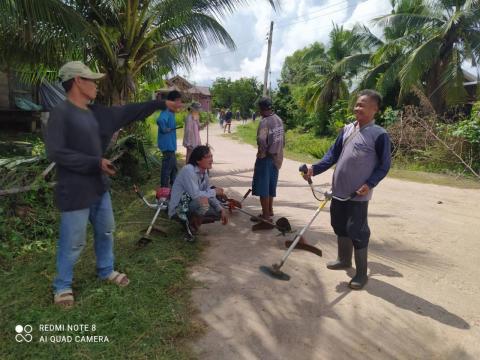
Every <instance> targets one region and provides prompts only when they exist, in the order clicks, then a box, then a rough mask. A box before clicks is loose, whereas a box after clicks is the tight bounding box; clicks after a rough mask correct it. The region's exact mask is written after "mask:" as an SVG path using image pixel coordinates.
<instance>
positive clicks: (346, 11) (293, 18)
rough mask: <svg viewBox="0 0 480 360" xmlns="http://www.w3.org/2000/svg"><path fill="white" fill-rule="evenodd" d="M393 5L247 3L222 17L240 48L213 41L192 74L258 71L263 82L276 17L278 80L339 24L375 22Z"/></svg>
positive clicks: (349, 0)
mask: <svg viewBox="0 0 480 360" xmlns="http://www.w3.org/2000/svg"><path fill="white" fill-rule="evenodd" d="M390 10H391V5H390V2H389V0H367V1H364V2H360V1H359V0H327V1H325V0H283V1H282V7H281V9H280V12H278V13H275V12H274V11H273V10H272V9H271V7H270V6H269V5H268V2H267V1H261V0H258V1H257V2H256V3H255V5H252V6H250V7H245V8H242V9H240V10H239V11H237V12H235V13H234V14H233V15H230V16H228V17H226V18H225V19H224V20H223V21H222V23H223V24H224V26H225V28H226V29H227V31H228V32H229V33H230V35H231V36H232V38H233V39H234V40H235V42H236V43H237V50H236V51H235V52H229V51H228V50H227V49H225V48H222V47H219V46H210V47H209V48H208V49H206V50H205V51H204V52H203V53H202V58H201V59H200V60H199V61H198V62H197V63H196V64H195V65H194V66H193V67H192V70H191V71H190V73H189V74H188V75H187V76H188V78H189V79H190V80H191V81H194V82H196V83H198V84H205V85H210V84H211V83H212V81H213V80H215V78H217V77H227V78H228V77H230V78H232V79H234V80H235V79H238V78H240V77H250V76H255V77H257V78H258V80H259V81H263V73H264V69H265V61H266V54H267V43H266V41H265V36H266V34H267V32H268V29H269V26H270V21H271V20H272V19H273V20H274V22H275V25H274V31H273V45H272V58H271V71H272V85H273V84H276V79H277V78H278V76H279V74H280V70H281V67H282V65H283V62H284V60H285V57H286V56H289V55H291V54H293V52H294V51H295V50H298V49H301V48H303V47H305V46H308V45H309V44H311V43H313V42H315V41H320V42H323V43H325V44H326V43H328V34H329V32H330V30H331V29H332V24H333V23H336V24H345V27H347V28H350V27H352V26H353V24H354V23H356V22H362V23H365V24H366V25H369V21H370V20H371V19H373V18H375V17H378V16H381V15H385V14H388V13H389V12H390ZM179 73H180V74H183V73H185V71H184V72H182V71H180V72H179Z"/></svg>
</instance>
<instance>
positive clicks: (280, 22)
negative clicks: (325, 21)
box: [278, 0, 357, 25]
mask: <svg viewBox="0 0 480 360" xmlns="http://www.w3.org/2000/svg"><path fill="white" fill-rule="evenodd" d="M344 4H348V0H342V1H339V2H338V3H335V4H331V5H328V6H323V7H321V8H320V9H318V10H316V11H311V12H309V13H308V14H303V15H299V16H296V17H293V18H290V19H288V20H287V19H284V20H278V24H279V25H282V24H284V23H285V22H290V21H291V20H295V19H300V18H304V17H306V16H310V15H312V14H316V13H319V12H322V11H325V10H327V9H330V8H332V7H335V6H338V5H344ZM356 5H357V4H356Z"/></svg>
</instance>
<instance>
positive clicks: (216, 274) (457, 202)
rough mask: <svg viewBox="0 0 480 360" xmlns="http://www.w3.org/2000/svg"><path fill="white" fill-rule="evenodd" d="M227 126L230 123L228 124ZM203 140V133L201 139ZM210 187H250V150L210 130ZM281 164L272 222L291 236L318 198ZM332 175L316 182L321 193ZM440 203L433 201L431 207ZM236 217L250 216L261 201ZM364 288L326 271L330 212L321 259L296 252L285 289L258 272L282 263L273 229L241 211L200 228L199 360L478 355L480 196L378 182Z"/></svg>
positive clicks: (293, 169) (233, 191)
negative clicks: (281, 223) (282, 223)
mask: <svg viewBox="0 0 480 360" xmlns="http://www.w3.org/2000/svg"><path fill="white" fill-rule="evenodd" d="M234 126H235V122H234ZM202 137H203V138H205V132H202ZM210 144H211V145H212V147H213V149H214V152H213V154H214V161H215V164H214V168H213V170H212V172H211V174H212V177H213V179H212V183H214V184H216V185H219V186H223V187H225V188H226V189H227V194H228V195H230V197H234V198H240V197H241V196H242V195H243V194H244V193H245V192H246V191H247V190H248V188H250V186H251V177H252V173H253V164H254V160H255V153H256V150H255V148H254V147H252V146H250V145H247V144H241V143H239V142H236V141H233V140H231V139H229V138H228V137H223V136H221V134H220V130H219V128H218V126H211V127H210ZM298 166H299V163H297V162H295V161H291V160H285V162H284V165H283V167H282V169H281V171H280V179H279V186H278V190H277V198H276V202H275V206H274V210H275V213H276V218H278V217H279V216H285V217H287V218H288V219H289V220H290V222H291V224H292V227H294V228H296V229H300V228H301V227H302V226H304V225H305V224H306V223H307V222H308V220H309V219H310V218H311V217H312V216H313V214H314V212H315V209H316V206H317V202H316V200H315V199H314V198H313V197H312V194H311V192H310V189H309V188H308V185H307V184H306V182H304V181H303V179H302V178H301V177H300V176H299V174H298V170H297V169H298ZM331 175H332V173H331V171H329V172H327V173H325V174H322V175H319V176H317V177H315V178H314V184H315V185H316V186H318V187H321V188H323V189H327V188H329V185H330V179H331ZM439 202H441V203H439ZM244 206H245V209H246V210H247V211H251V212H253V213H258V212H259V209H260V206H259V201H258V198H255V197H249V198H248V199H247V200H246V201H245V202H244ZM369 214H370V215H369V222H370V227H371V230H372V237H371V240H370V247H369V277H370V279H369V282H368V284H367V285H366V287H365V289H364V290H362V291H351V290H349V288H348V286H347V284H348V281H349V280H350V278H351V277H352V276H353V274H354V270H353V269H351V270H349V271H331V270H328V269H326V267H325V264H326V262H327V261H329V260H331V259H333V258H335V257H336V251H337V250H336V238H335V236H334V233H333V231H332V229H331V227H330V225H329V221H330V215H329V213H328V206H327V207H326V208H325V209H324V211H322V213H321V214H320V215H319V217H318V218H317V219H316V220H315V222H314V224H313V226H312V228H311V230H310V231H309V232H308V233H307V239H308V240H309V242H310V243H312V244H316V246H318V247H319V248H321V249H322V250H323V258H320V257H317V256H315V255H313V254H311V253H307V252H303V251H295V252H294V253H293V254H292V255H291V256H290V258H289V259H288V261H287V263H286V265H285V266H284V268H283V269H284V271H285V272H287V273H288V274H289V275H290V276H291V280H290V281H288V282H284V281H279V280H273V279H271V278H269V277H267V276H266V275H264V274H263V273H261V272H260V271H259V266H260V265H271V264H272V263H274V262H278V260H279V259H280V258H281V256H282V254H283V252H284V247H283V242H284V241H285V240H286V239H290V238H292V237H293V236H292V235H290V236H288V237H283V236H278V234H279V233H278V232H277V231H276V230H272V231H263V232H261V233H253V232H252V231H251V229H250V227H251V225H252V223H251V222H250V220H249V218H248V217H247V216H245V215H243V214H240V213H234V214H233V215H232V216H231V219H230V220H231V221H230V224H229V225H227V226H226V227H222V225H220V224H213V225H208V226H205V227H204V228H203V229H202V230H203V231H204V232H206V234H204V235H203V236H201V238H200V241H203V242H208V243H209V246H207V249H206V251H205V252H204V253H203V257H202V259H201V261H200V263H199V264H198V265H197V266H195V267H194V268H193V270H192V277H193V278H194V279H196V280H198V281H200V282H201V284H202V285H201V286H199V288H198V289H195V290H194V292H193V299H194V303H195V306H196V307H197V308H198V309H199V317H200V319H201V320H202V321H203V322H204V323H205V324H206V332H205V334H204V336H202V337H201V338H199V339H197V340H196V342H195V343H194V344H193V348H194V349H195V351H196V353H197V354H198V358H199V359H335V360H339V359H480V268H479V263H480V251H479V249H478V243H479V242H480V235H479V230H478V228H479V225H480V191H478V190H464V189H456V188H452V187H445V186H436V185H430V184H420V183H414V182H408V181H400V180H396V179H391V178H387V179H385V180H384V181H383V182H382V183H381V184H380V185H379V186H378V188H377V189H375V193H374V196H373V200H372V201H371V202H370V208H369Z"/></svg>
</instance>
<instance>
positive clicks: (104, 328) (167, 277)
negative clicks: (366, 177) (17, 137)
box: [0, 169, 202, 359]
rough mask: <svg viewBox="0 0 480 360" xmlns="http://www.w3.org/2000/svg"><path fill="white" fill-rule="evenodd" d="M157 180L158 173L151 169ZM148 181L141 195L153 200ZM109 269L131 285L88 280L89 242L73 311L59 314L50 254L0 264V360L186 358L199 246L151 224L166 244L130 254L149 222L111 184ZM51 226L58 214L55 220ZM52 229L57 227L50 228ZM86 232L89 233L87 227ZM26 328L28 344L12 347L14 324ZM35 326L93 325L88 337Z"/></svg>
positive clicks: (193, 328) (126, 193)
mask: <svg viewBox="0 0 480 360" xmlns="http://www.w3.org/2000/svg"><path fill="white" fill-rule="evenodd" d="M152 173H155V174H159V169H154V170H152ZM156 180H158V179H157V176H155V179H152V180H150V181H149V182H148V183H147V184H146V185H143V186H142V189H143V190H144V191H146V192H149V191H150V193H151V194H153V189H154V186H155V183H156V182H157V181H156ZM112 198H113V203H114V209H115V220H116V226H117V230H116V232H115V256H116V268H117V269H118V270H121V271H125V272H126V273H127V274H128V275H129V278H130V280H131V284H130V285H129V286H128V287H126V288H119V287H117V286H115V285H111V284H106V283H103V282H101V281H99V280H98V279H97V278H96V276H95V258H94V252H93V248H92V238H91V236H89V238H88V241H87V247H86V248H85V249H84V251H83V254H82V256H81V257H80V260H79V262H78V264H77V266H76V268H75V281H74V293H75V300H76V305H75V307H74V308H73V309H71V310H61V309H58V308H57V307H55V306H54V305H53V304H52V293H51V283H52V280H53V278H54V276H55V250H54V248H55V247H54V246H53V244H52V246H48V247H46V248H45V249H44V250H43V251H38V250H37V251H32V252H26V253H23V254H22V255H19V256H18V257H16V258H14V259H10V260H7V261H6V262H5V261H4V262H2V263H1V264H0V265H1V267H0V283H1V285H2V291H1V292H0V304H1V305H0V323H1V324H2V326H1V328H0V358H1V359H72V358H74V359H146V358H158V359H188V358H192V357H193V356H192V353H191V351H190V349H189V348H188V346H187V345H186V343H185V342H186V340H190V339H191V338H192V337H194V336H196V335H197V334H199V333H200V332H201V331H202V326H201V325H199V323H196V322H195V321H194V316H193V309H192V306H191V299H190V294H191V289H192V287H195V286H198V284H194V283H193V282H192V281H191V280H189V278H188V267H189V266H190V265H191V264H193V263H194V262H195V261H196V260H197V258H198V256H199V252H200V250H201V249H200V246H199V245H198V244H190V243H186V242H185V241H183V239H182V236H181V230H180V227H179V225H177V224H174V223H171V222H170V221H167V220H162V221H161V222H160V221H158V222H157V224H161V225H163V226H165V228H166V229H168V233H169V236H168V238H162V237H161V236H158V235H157V236H155V239H156V240H155V241H154V242H152V243H150V244H149V245H148V246H146V247H145V248H143V249H137V248H136V241H137V240H138V238H139V237H140V236H141V233H140V230H142V229H145V228H146V226H147V225H148V222H149V221H150V220H151V218H152V216H153V210H151V209H148V208H146V207H145V206H144V205H143V204H142V203H141V202H140V201H139V199H138V198H137V197H136V196H135V194H134V193H133V191H130V189H128V188H125V187H121V186H120V185H119V184H114V186H113V196H112ZM56 221H57V222H58V216H57V220H56ZM52 226H53V227H55V228H58V223H57V224H53V225H52ZM89 234H91V229H89ZM18 324H21V325H26V324H30V325H31V326H32V327H33V332H32V335H33V337H34V339H33V341H32V342H31V343H17V342H16V341H15V330H14V329H15V326H16V325H18ZM41 324H89V325H92V324H95V325H96V331H95V332H85V333H83V334H82V333H80V332H51V333H49V332H43V333H42V332H40V331H39V325H41ZM40 335H45V336H47V338H49V337H50V336H52V335H65V336H67V335H71V336H76V335H100V336H107V337H108V339H109V342H108V343H75V342H72V343H50V342H47V343H40V342H39V337H40Z"/></svg>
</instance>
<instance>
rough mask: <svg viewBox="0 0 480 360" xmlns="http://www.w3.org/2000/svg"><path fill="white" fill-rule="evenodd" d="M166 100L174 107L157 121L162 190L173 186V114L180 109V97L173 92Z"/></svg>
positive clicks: (174, 142) (175, 130)
mask: <svg viewBox="0 0 480 360" xmlns="http://www.w3.org/2000/svg"><path fill="white" fill-rule="evenodd" d="M167 100H169V101H171V102H172V103H174V104H175V105H174V106H170V107H169V106H167V109H166V110H165V111H162V112H161V114H160V116H159V117H158V119H157V125H158V148H159V149H160V151H161V152H162V170H161V171H162V173H161V174H160V186H161V187H163V188H166V187H169V185H170V186H171V185H173V182H174V181H175V176H176V175H177V157H176V154H175V152H176V151H177V123H176V121H175V113H176V112H177V111H178V110H179V109H180V108H181V104H182V95H181V94H180V92H178V91H176V90H173V91H170V92H169V93H168V95H167Z"/></svg>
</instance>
